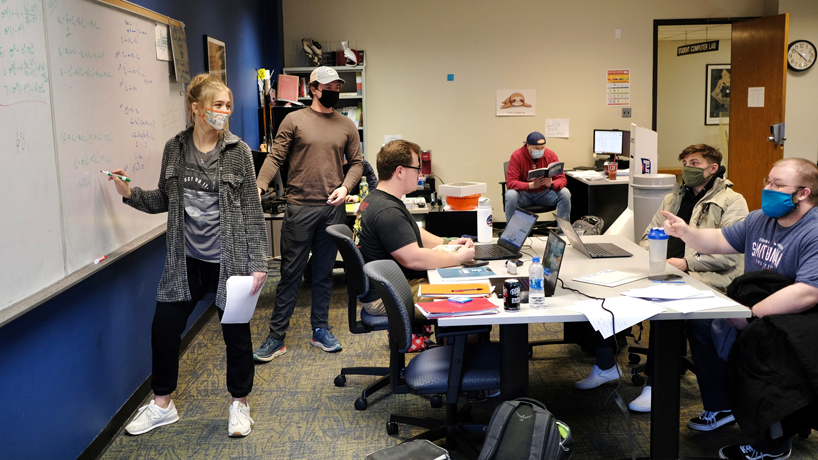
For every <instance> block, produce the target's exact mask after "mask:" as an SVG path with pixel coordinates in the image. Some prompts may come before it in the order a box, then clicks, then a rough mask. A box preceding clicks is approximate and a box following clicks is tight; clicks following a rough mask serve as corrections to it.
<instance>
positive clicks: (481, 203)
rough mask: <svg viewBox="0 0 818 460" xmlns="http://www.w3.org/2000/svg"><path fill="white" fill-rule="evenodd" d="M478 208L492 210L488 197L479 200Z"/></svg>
mask: <svg viewBox="0 0 818 460" xmlns="http://www.w3.org/2000/svg"><path fill="white" fill-rule="evenodd" d="M477 207H478V208H490V207H491V201H490V200H489V199H488V197H480V198H479V199H478V200H477Z"/></svg>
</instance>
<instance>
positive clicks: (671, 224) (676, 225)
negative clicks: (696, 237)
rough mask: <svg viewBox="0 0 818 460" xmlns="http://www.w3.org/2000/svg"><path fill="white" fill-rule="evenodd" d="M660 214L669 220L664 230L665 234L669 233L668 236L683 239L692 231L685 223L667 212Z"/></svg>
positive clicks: (666, 221)
mask: <svg viewBox="0 0 818 460" xmlns="http://www.w3.org/2000/svg"><path fill="white" fill-rule="evenodd" d="M659 213H660V214H662V215H663V216H665V217H666V218H667V219H666V220H665V224H664V228H665V233H667V234H668V236H675V237H676V238H681V237H683V236H684V235H685V234H686V233H687V232H688V230H690V227H688V226H687V224H686V223H685V221H683V220H682V219H680V218H679V217H676V216H675V215H673V214H671V213H669V212H667V211H659Z"/></svg>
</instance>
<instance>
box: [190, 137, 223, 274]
mask: <svg viewBox="0 0 818 460" xmlns="http://www.w3.org/2000/svg"><path fill="white" fill-rule="evenodd" d="M221 144H222V143H221V141H219V143H218V144H216V148H214V149H213V150H211V151H209V152H207V153H202V152H200V151H199V149H197V148H196V146H195V145H194V143H193V140H192V139H191V140H190V141H188V143H187V154H186V156H185V167H184V170H183V171H182V186H183V188H184V194H185V254H186V255H187V256H188V257H193V258H194V259H199V260H203V261H205V262H214V263H219V261H220V260H221V232H220V228H219V152H220V151H221V146H222V145H221Z"/></svg>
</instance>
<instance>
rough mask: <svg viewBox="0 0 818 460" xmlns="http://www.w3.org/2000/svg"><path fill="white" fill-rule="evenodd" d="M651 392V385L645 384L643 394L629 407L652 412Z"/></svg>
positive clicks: (636, 410)
mask: <svg viewBox="0 0 818 460" xmlns="http://www.w3.org/2000/svg"><path fill="white" fill-rule="evenodd" d="M651 393H652V391H651V389H650V385H645V388H642V394H641V395H639V397H638V398H636V399H634V400H633V401H631V403H630V404H628V407H629V408H630V409H631V410H632V411H634V412H650V398H651V396H650V395H651Z"/></svg>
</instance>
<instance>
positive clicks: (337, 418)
mask: <svg viewBox="0 0 818 460" xmlns="http://www.w3.org/2000/svg"><path fill="white" fill-rule="evenodd" d="M334 280H335V286H334V289H333V294H332V303H331V305H332V306H331V310H330V324H332V325H333V326H334V329H333V332H334V333H335V334H336V336H337V337H338V338H339V339H340V340H341V343H342V344H343V346H344V349H343V351H341V352H339V353H332V354H331V353H325V352H323V351H321V350H320V349H319V348H317V347H314V346H312V345H311V344H310V338H311V331H310V325H309V313H310V293H309V284H308V283H304V284H303V285H302V289H301V294H300V296H299V299H298V303H297V306H296V309H295V314H294V315H293V318H292V322H291V325H290V330H289V332H288V335H287V338H286V345H287V350H288V351H287V353H286V354H285V355H283V356H281V357H279V358H276V359H275V360H273V361H271V362H270V363H268V364H262V365H257V366H256V374H255V384H254V389H253V392H252V393H251V394H250V396H249V402H250V411H251V416H252V417H253V419H254V420H255V422H256V423H255V427H254V428H253V432H252V433H251V434H250V435H249V436H248V437H246V438H240V439H234V438H230V437H228V436H227V415H228V411H227V407H228V404H229V402H230V396H229V394H228V393H227V390H226V386H225V357H224V342H223V341H222V336H221V331H220V327H219V324H218V322H217V318H216V317H215V316H214V318H213V319H212V320H211V321H210V322H209V323H208V324H207V326H205V328H204V329H203V330H202V332H201V333H200V334H199V335H198V336H197V337H196V338H195V339H194V341H193V343H192V344H191V346H190V348H189V349H188V350H187V351H186V352H185V353H184V355H183V356H182V358H181V364H180V376H179V387H178V389H177V391H176V392H175V393H174V395H173V399H174V402H175V404H176V406H177V408H178V410H179V416H180V421H179V422H178V423H175V424H173V425H169V426H165V427H161V428H158V429H156V430H154V431H152V432H149V433H146V434H143V435H141V436H129V435H127V434H125V433H124V431H121V432H120V434H119V435H118V436H117V437H116V438H115V439H114V440H113V442H112V443H111V444H110V445H109V447H108V448H107V450H106V451H105V453H104V454H103V455H102V456H101V457H100V458H102V459H106V460H107V459H111V460H122V459H130V460H136V459H146V460H148V459H150V460H164V459H167V460H171V459H174V460H176V459H235V460H239V459H363V458H364V457H365V456H366V455H367V454H368V453H370V452H373V451H376V450H379V449H382V448H385V447H389V446H393V445H395V444H397V443H399V442H401V441H402V440H405V439H408V438H409V437H411V436H412V435H413V434H417V433H420V432H421V430H420V429H413V428H410V427H406V426H401V428H400V433H399V434H398V435H397V436H390V435H388V434H387V433H386V420H387V418H388V415H389V414H390V413H398V414H412V415H424V416H428V417H434V418H441V417H443V414H442V411H443V409H432V408H431V407H430V405H429V403H428V398H425V397H419V396H415V395H392V394H391V393H390V392H389V391H388V390H387V389H384V390H381V391H380V392H378V393H376V394H375V395H374V396H372V397H370V398H369V400H368V401H369V408H368V409H367V410H366V411H356V410H355V409H354V407H353V403H354V401H355V399H356V398H357V397H358V396H360V391H361V390H362V389H363V387H364V386H365V384H367V383H368V382H371V381H373V380H374V377H366V376H349V377H348V379H347V384H346V386H345V387H342V388H339V387H336V386H335V385H334V384H333V380H334V378H335V376H336V375H338V371H339V370H340V369H341V367H343V366H354V365H374V366H381V365H387V363H388V345H387V338H386V333H385V332H377V333H372V334H363V335H352V334H351V333H350V332H349V330H348V328H347V319H346V284H345V280H344V275H343V271H342V270H335V274H334ZM277 281H278V265H277V264H276V263H271V265H270V278H269V280H268V281H267V284H266V285H265V287H264V292H263V294H262V296H261V299H260V300H259V305H258V308H257V310H256V313H255V316H254V317H253V320H252V322H251V326H252V330H253V342H254V344H255V345H258V344H260V343H261V341H262V340H263V339H264V338H265V337H266V335H267V331H268V326H267V324H268V320H269V317H270V313H271V311H272V308H273V299H274V297H275V286H276V283H277ZM561 330H562V326H561V325H558V324H553V325H532V326H531V329H530V339H531V340H535V339H547V338H550V337H558V336H560V334H561ZM495 336H496V332H495ZM495 340H496V337H495ZM630 340H631V339H629V341H630ZM646 341H647V336H644V342H645V343H646ZM619 361H620V364H621V365H622V366H623V369H624V370H625V377H624V378H623V379H622V380H621V383H620V384H619V386H618V390H617V391H618V392H619V394H620V395H621V396H622V397H623V398H624V399H625V401H626V402H629V401H630V400H632V399H633V398H635V397H636V396H638V395H639V393H640V391H641V389H640V388H637V387H635V386H633V384H632V383H631V382H630V372H629V367H630V365H629V364H628V362H627V353H624V352H623V353H621V354H620V356H619ZM592 365H593V357H592V356H590V355H588V354H586V353H584V352H583V351H582V350H580V348H579V347H577V346H575V345H556V346H547V347H539V348H537V349H536V350H535V352H534V356H533V358H532V360H531V363H530V375H531V377H530V382H531V397H533V398H536V399H538V400H540V401H542V402H544V403H545V404H546V406H547V407H548V408H549V410H550V411H551V412H552V413H554V414H555V416H556V417H557V418H559V419H561V420H563V421H564V422H566V423H567V424H568V425H569V426H570V427H571V430H572V432H573V436H574V439H575V446H574V455H573V457H572V458H574V459H602V458H605V459H615V458H628V457H630V451H629V447H628V439H627V435H626V425H625V419H624V416H623V414H622V413H621V412H619V410H618V408H617V407H616V406H615V404H614V403H613V402H612V401H610V400H608V397H609V396H610V394H611V392H612V391H613V390H614V389H615V388H617V384H616V383H608V384H606V385H603V386H602V387H600V388H597V389H594V390H589V391H579V390H577V389H575V388H574V382H575V381H577V380H579V379H582V378H584V377H586V376H587V374H588V373H589V371H590V369H591V366H592ZM681 399H682V402H681V413H682V417H681V420H679V427H680V428H679V430H680V433H681V454H682V456H685V457H711V458H718V449H719V448H720V447H721V446H723V445H726V444H733V443H739V442H744V441H745V438H744V437H743V436H742V434H741V432H740V431H739V429H738V426H736V425H732V426H727V427H724V428H722V429H720V430H718V431H717V432H714V433H701V432H695V431H692V430H689V429H687V428H686V427H685V425H684V421H686V420H687V419H688V418H691V417H695V416H696V415H698V413H699V411H700V410H701V402H700V400H699V393H698V386H697V385H696V379H695V376H693V375H692V374H691V373H688V374H687V375H685V376H684V377H682V386H681ZM606 401H607V404H606ZM461 404H462V401H461ZM496 405H497V402H496V401H493V400H490V401H488V402H486V403H476V404H474V411H473V414H474V418H475V420H477V421H480V420H483V421H485V422H488V419H489V417H490V416H491V413H492V411H493V410H494V407H496ZM631 415H632V419H633V434H634V436H633V438H634V445H635V451H636V455H637V457H640V456H641V457H645V456H647V455H648V453H649V444H648V433H649V430H650V415H649V414H636V413H631ZM444 447H445V446H444ZM451 456H452V458H453V459H462V458H464V457H463V456H462V455H461V454H459V453H458V452H457V451H456V450H454V451H452V452H451ZM792 458H818V436H815V435H813V436H811V437H810V438H808V439H807V440H801V439H796V441H795V442H794V447H793V456H792Z"/></svg>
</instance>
